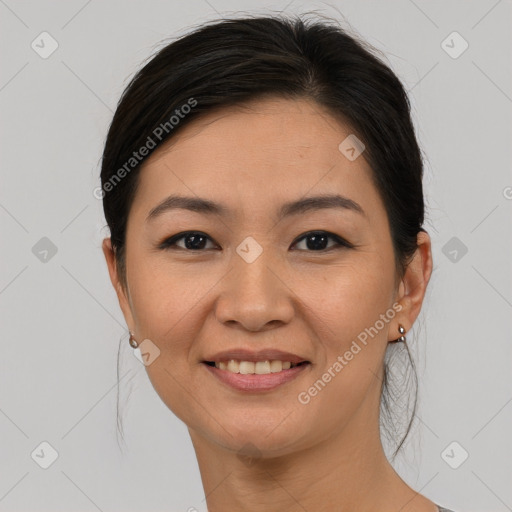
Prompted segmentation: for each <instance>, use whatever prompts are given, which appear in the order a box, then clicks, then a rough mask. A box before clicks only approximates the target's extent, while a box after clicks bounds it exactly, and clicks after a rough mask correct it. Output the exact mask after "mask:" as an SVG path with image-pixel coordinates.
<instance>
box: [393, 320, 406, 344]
mask: <svg viewBox="0 0 512 512" xmlns="http://www.w3.org/2000/svg"><path fill="white" fill-rule="evenodd" d="M398 332H399V333H400V334H401V336H400V337H399V338H398V339H396V340H395V342H403V343H405V336H404V334H405V329H404V326H403V325H402V324H398Z"/></svg>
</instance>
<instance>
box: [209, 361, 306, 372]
mask: <svg viewBox="0 0 512 512" xmlns="http://www.w3.org/2000/svg"><path fill="white" fill-rule="evenodd" d="M203 362H204V363H205V364H206V365H208V366H211V367H214V368H217V369H219V370H225V371H227V372H229V373H239V374H242V375H267V374H270V373H279V372H282V371H286V370H290V369H292V368H295V367H297V366H303V365H306V364H311V363H310V362H309V361H301V362H300V363H291V362H290V361H280V360H277V359H276V360H266V361H257V362H254V361H237V360H235V359H231V360H229V361H203Z"/></svg>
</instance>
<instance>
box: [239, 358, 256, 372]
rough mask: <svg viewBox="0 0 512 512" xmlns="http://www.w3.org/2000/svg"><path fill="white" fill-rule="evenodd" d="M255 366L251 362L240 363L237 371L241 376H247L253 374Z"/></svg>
mask: <svg viewBox="0 0 512 512" xmlns="http://www.w3.org/2000/svg"><path fill="white" fill-rule="evenodd" d="M254 366H255V364H254V363H252V362H251V361H240V366H239V370H240V373H241V374H242V375H247V374H249V373H254Z"/></svg>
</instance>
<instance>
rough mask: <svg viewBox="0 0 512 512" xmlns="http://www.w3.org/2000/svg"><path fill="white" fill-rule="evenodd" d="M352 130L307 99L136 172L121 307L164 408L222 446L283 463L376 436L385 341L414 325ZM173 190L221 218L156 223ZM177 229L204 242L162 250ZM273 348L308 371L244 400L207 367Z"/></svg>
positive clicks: (253, 117) (204, 134)
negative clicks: (299, 204)
mask: <svg viewBox="0 0 512 512" xmlns="http://www.w3.org/2000/svg"><path fill="white" fill-rule="evenodd" d="M350 133H351V132H350V129H349V128H347V127H344V126H343V125H341V124H340V123H339V122H337V121H336V120H335V119H334V118H332V117H331V116H329V114H328V113H327V112H325V111H324V110H323V109H321V108H320V107H319V106H318V105H316V104H315V103H311V102H308V101H306V100H300V101H291V100H284V99H283V100H282V99H275V100H265V101H259V102H254V103H252V104H251V106H250V108H245V109H240V108H238V109H235V108H231V109H225V110H223V111H222V112H221V113H215V114H209V115H208V116H207V117H203V118H202V119H201V120H198V121H195V122H194V123H191V124H190V125H189V126H187V127H186V128H185V129H184V130H183V132H181V133H179V134H178V135H177V137H175V138H173V139H172V145H171V146H169V145H167V146H163V147H162V148H160V150H158V151H157V152H155V153H154V154H153V155H152V157H151V158H150V159H149V160H148V161H147V162H146V163H145V165H144V168H143V169H142V171H141V175H140V182H139V187H138V190H137V193H136V197H135V199H134V202H133V205H132V207H131V210H130V214H129V219H128V226H127V234H126V272H127V273H126V275H127V283H128V290H127V292H126V295H125V294H124V292H123V291H121V290H120V288H118V294H119V300H120V304H121V307H122V309H123V313H124V315H125V318H126V321H127V324H128V326H129V328H130V330H131V331H132V332H133V333H134V335H135V339H136V340H138V342H139V343H140V342H142V340H145V339H149V340H151V343H153V344H154V345H156V346H157V347H158V349H159V350H160V353H159V355H158V357H156V358H155V359H154V360H153V361H152V362H151V363H150V364H148V365H147V366H146V370H147V372H148V375H149V378H150V380H151V382H152V384H153V386H154V388H155V390H156V391H157V393H158V394H159V396H160V397H161V399H162V400H163V401H164V403H165V404H166V405H167V406H168V407H169V408H170V409H171V410H172V411H173V412H174V413H175V414H176V415H177V416H178V417H179V418H181V419H182V420H183V421H184V422H185V423H186V424H187V426H188V427H189V428H190V429H192V430H193V431H194V432H195V433H197V434H198V435H200V436H202V437H203V438H205V439H207V440H209V441H211V442H213V443H215V444H216V445H218V446H221V447H224V448H226V449H228V450H233V451H237V450H239V449H240V448H241V447H243V446H244V445H246V444H247V443H251V444H252V445H255V446H256V447H257V449H258V450H260V451H261V452H262V453H265V454H267V453H268V454H273V455H279V454H285V453H288V452H292V451H294V450H298V449H303V448H307V447H310V446H312V445H314V444H315V443H318V442H319V441H320V440H324V439H327V438H329V437H331V436H333V435H336V434H339V433H340V432H341V431H342V430H343V429H344V428H346V427H347V426H348V425H351V424H352V425H353V426H354V425H355V424H356V423H357V424H358V425H360V426H362V425H366V428H367V429H369V428H374V425H375V424H374V423H371V422H370V419H371V420H372V421H373V420H375V421H376V420H377V418H378V405H379V398H380V394H379V392H380V386H381V377H382V373H381V370H382V361H383V357H384V353H385V349H386V345H387V342H388V341H389V340H394V339H396V338H397V337H398V336H399V333H398V324H399V323H403V324H404V325H405V326H406V327H407V328H409V325H408V324H407V321H405V322H404V321H403V320H404V318H403V317H401V316H400V313H398V310H399V309H400V305H398V304H397V301H399V300H400V298H401V295H402V291H403V289H404V288H403V286H402V285H401V286H400V287H395V278H396V275H395V261H394V255H393V249H392V241H391V237H390V230H389V225H388V220H387V215H386V211H385V209H384V205H383V203H382V201H381V199H380V197H379V194H378V192H377V190H376V189H375V187H374V185H373V182H372V180H371V174H370V168H369V166H368V164H367V163H366V161H365V159H364V153H363V156H359V157H357V158H355V159H354V155H356V156H357V153H355V152H352V151H351V150H350V149H348V150H347V147H346V146H345V145H342V149H341V150H340V148H339V146H340V144H341V143H342V142H343V141H344V140H345V139H346V138H347V137H348V136H349V135H350ZM349 142H350V140H349V141H347V142H345V144H348V143H349ZM355 149H358V148H355ZM349 157H350V158H349ZM171 195H173V196H183V197H187V198H191V199H192V200H194V201H196V200H203V199H204V200H208V201H211V202H214V203H216V204H218V205H220V206H221V207H222V209H223V211H225V212H226V213H210V212H208V211H206V208H205V209H203V211H192V210H189V209H186V208H168V209H165V208H163V209H159V211H158V212H157V214H156V215H153V216H151V217H150V216H149V214H150V212H151V211H152V210H153V209H154V208H156V207H157V206H158V205H160V204H162V203H163V202H164V201H165V200H166V199H167V198H168V197H169V196H171ZM336 195H338V196H342V197H343V198H346V199H347V200H350V201H351V202H352V203H350V202H346V204H345V206H343V205H341V206H340V205H339V204H338V205H336V204H335V203H334V202H332V203H331V206H329V205H328V204H326V203H323V205H324V207H314V204H313V206H312V207H311V208H307V207H304V208H297V209H293V211H291V212H288V214H287V215H283V216H282V215H280V214H281V213H286V212H283V211H282V210H281V209H282V207H283V205H285V204H287V203H293V202H296V201H303V200H305V199H307V198H311V197H317V196H330V197H332V196H336ZM347 205H348V206H347ZM351 205H352V207H350V206H351ZM354 205H356V206H354ZM357 205H359V208H357ZM186 231H192V232H200V233H201V234H202V235H203V236H204V238H202V239H201V238H198V237H197V236H196V237H195V238H194V236H193V235H194V233H193V234H192V235H189V236H185V238H180V239H178V240H176V243H175V245H173V246H168V247H167V248H166V247H165V246H163V244H164V242H165V240H168V239H170V238H171V237H172V236H173V235H176V234H178V233H183V232H186ZM311 231H321V232H323V233H320V234H317V236H316V238H315V236H305V235H307V234H308V233H309V232H311ZM322 234H323V235H325V236H326V238H323V237H322V236H321V235H322ZM331 234H332V235H334V236H333V237H331V236H328V237H327V235H331ZM318 235H320V236H318ZM336 237H339V238H340V239H342V240H345V241H346V242H348V244H351V247H348V246H343V245H339V244H338V243H337V239H336ZM352 246H353V247H352ZM187 247H188V248H187ZM111 270H112V269H111ZM112 275H113V274H112V273H111V276H112ZM408 320H411V318H410V317H409V318H408ZM370 333H371V334H370ZM363 339H365V340H366V343H363V341H362V340H363ZM354 342H355V343H356V344H354ZM356 347H359V350H358V349H357V348H356ZM266 349H274V350H279V351H283V352H288V353H292V354H294V355H296V356H298V358H299V359H300V360H306V361H309V364H305V365H302V367H301V368H299V371H297V370H295V371H294V372H295V374H294V378H293V379H291V380H288V381H286V382H284V383H282V384H281V385H278V386H277V387H274V388H272V389H267V390H261V389H260V390H253V391H248V390H241V389H237V388H234V387H232V386H231V385H230V384H227V383H225V382H224V381H223V380H222V379H220V378H219V372H226V371H227V370H220V369H213V368H211V367H208V365H207V364H206V363H205V362H204V361H212V360H214V359H215V355H216V354H218V353H219V352H221V351H222V352H223V351H236V350H246V351H250V352H260V351H263V350H266ZM348 353H351V354H352V357H350V354H348ZM220 358H221V359H225V357H224V356H221V357H220ZM276 358H277V359H282V360H285V361H286V359H287V358H286V357H284V356H283V357H279V356H278V355H277V356H276V355H274V357H271V358H270V359H276ZM237 359H244V357H239V358H237ZM245 359H251V358H250V357H249V356H247V357H245ZM288 359H290V358H288ZM342 361H343V362H342ZM336 363H338V364H336ZM246 366H247V365H245V363H244V367H246ZM249 366H250V365H249ZM285 366H286V364H285ZM340 366H341V368H340ZM259 367H260V368H266V366H265V363H263V366H262V365H259ZM274 369H275V368H274ZM244 371H245V370H244ZM265 371H266V370H265ZM285 371H287V370H283V372H285ZM288 371H290V370H288ZM277 373H278V372H276V374H277ZM271 375H273V374H272V373H271ZM329 376H330V378H329ZM250 378H253V380H255V379H254V377H252V376H248V377H242V379H245V380H249V379H250ZM272 378H274V377H272ZM256 379H259V377H257V378H256ZM260 380H261V379H260ZM318 381H320V384H319V382H318ZM315 382H316V383H317V384H316V388H315ZM322 383H323V384H322ZM315 389H316V393H315ZM370 425H371V427H370ZM362 428H363V429H364V427H362ZM359 431H360V430H359Z"/></svg>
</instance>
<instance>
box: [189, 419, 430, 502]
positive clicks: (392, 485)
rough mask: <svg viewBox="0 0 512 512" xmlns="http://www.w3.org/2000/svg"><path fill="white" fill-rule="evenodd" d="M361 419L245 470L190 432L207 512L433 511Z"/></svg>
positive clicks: (232, 455) (369, 422)
mask: <svg viewBox="0 0 512 512" xmlns="http://www.w3.org/2000/svg"><path fill="white" fill-rule="evenodd" d="M359 416H360V417H359V418H352V420H353V421H351V422H350V424H347V425H346V426H345V427H344V428H343V429H342V430H340V431H339V432H337V433H336V435H334V436H332V437H331V438H328V439H324V440H322V441H320V442H316V443H315V444H312V445H311V446H309V447H307V448H303V449H300V450H296V451H294V452H292V453H288V454H286V455H282V456H279V457H273V458H271V457H264V456H262V457H260V458H255V459H251V462H250V463H248V461H247V460H242V458H240V457H239V456H238V454H237V452H233V451H230V450H228V449H226V448H223V447H221V446H219V445H218V444H215V443H212V442H211V440H209V439H207V438H205V437H204V436H202V435H200V433H199V432H197V431H196V430H193V429H191V428H189V432H190V436H191V439H192V443H193V445H194V449H195V451H196V455H197V460H198V464H199V469H200V472H201V479H202V482H203V487H204V491H205V496H206V501H207V504H208V511H209V512H224V511H226V510H229V511H230V512H239V511H240V512H242V511H243V512H262V511H265V512H268V511H269V510H282V511H286V512H295V511H297V512H299V511H300V512H304V511H305V510H307V511H312V510H314V511H315V512H323V511H332V510H336V511H337V512H353V511H354V510H357V511H358V512H375V511H379V512H388V511H389V512H391V511H395V512H396V510H400V511H401V512H409V511H413V510H414V511H417V512H434V511H437V507H435V506H434V505H433V503H432V502H430V501H429V500H427V499H426V498H424V497H422V496H421V495H419V494H418V493H416V492H415V491H414V490H412V489H411V488H410V487H409V486H407V484H406V483H405V482H404V481H403V480H402V479H401V478H400V477H399V475H398V474H397V473H396V472H395V470H394V469H393V468H392V466H391V465H390V463H389V462H388V460H387V458H386V456H385V453H384V450H383V448H382V444H381V440H380V435H379V429H378V416H377V417H374V418H371V417H369V414H365V411H364V410H363V411H361V410H360V414H359ZM255 444H256V443H255Z"/></svg>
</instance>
